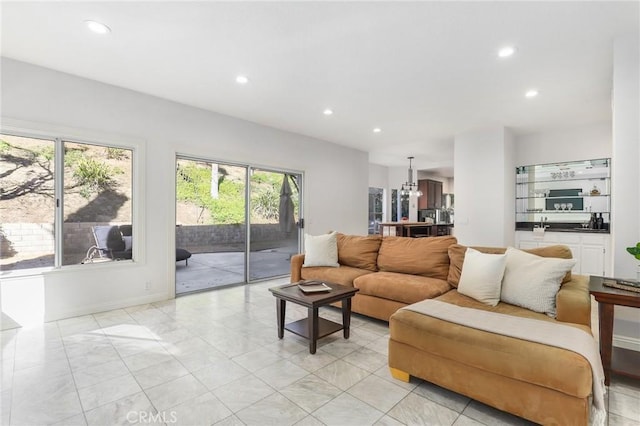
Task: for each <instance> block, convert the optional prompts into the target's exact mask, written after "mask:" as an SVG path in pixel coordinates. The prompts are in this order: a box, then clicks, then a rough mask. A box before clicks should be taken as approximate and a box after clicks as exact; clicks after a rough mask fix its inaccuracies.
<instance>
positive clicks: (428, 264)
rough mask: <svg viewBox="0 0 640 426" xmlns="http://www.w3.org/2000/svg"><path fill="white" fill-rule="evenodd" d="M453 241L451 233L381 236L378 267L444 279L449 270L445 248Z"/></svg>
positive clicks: (454, 241) (386, 270)
mask: <svg viewBox="0 0 640 426" xmlns="http://www.w3.org/2000/svg"><path fill="white" fill-rule="evenodd" d="M455 243H456V239H455V237H452V236H444V237H430V238H406V237H384V238H383V239H382V244H381V245H380V252H379V254H378V269H380V270H381V271H384V272H399V273H404V274H412V275H422V276H424V277H431V278H439V279H443V280H446V279H447V274H448V273H449V254H448V252H447V249H448V248H449V246H450V245H452V244H455Z"/></svg>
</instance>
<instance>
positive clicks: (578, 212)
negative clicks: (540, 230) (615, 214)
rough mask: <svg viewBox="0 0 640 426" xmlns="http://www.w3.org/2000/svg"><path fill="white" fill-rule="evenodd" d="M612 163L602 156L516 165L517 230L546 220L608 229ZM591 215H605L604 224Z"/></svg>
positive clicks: (602, 229) (553, 223)
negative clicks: (592, 220) (550, 162)
mask: <svg viewBox="0 0 640 426" xmlns="http://www.w3.org/2000/svg"><path fill="white" fill-rule="evenodd" d="M610 163H611V161H610V159H609V158H601V159H595V160H585V161H571V162H566V163H554V164H537V165H531V166H520V167H516V230H518V229H531V228H532V227H533V226H534V224H540V223H544V224H548V225H550V226H551V227H552V228H554V227H563V228H565V229H574V230H575V229H577V228H583V227H584V228H588V229H590V230H598V231H602V232H604V233H608V232H609V227H610V224H611V215H610V211H611V182H610V180H611V171H610ZM592 215H596V216H597V217H602V222H603V225H602V226H601V227H595V226H593V225H592V224H590V219H591V218H592ZM554 225H560V226H554Z"/></svg>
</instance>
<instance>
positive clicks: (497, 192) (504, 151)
mask: <svg viewBox="0 0 640 426" xmlns="http://www.w3.org/2000/svg"><path fill="white" fill-rule="evenodd" d="M511 139H512V138H511V135H510V132H509V131H508V130H507V129H504V128H502V127H500V128H495V129H488V130H484V131H477V132H471V133H465V134H461V135H458V136H456V138H455V143H454V154H453V163H454V179H455V183H456V192H455V228H454V233H455V236H456V238H457V239H458V241H459V242H460V244H464V245H480V246H497V247H503V246H505V245H508V244H513V240H514V235H515V232H514V226H513V224H514V214H515V213H514V201H513V200H514V196H515V195H514V194H515V189H514V188H515V184H514V183H513V182H514V179H515V178H514V177H513V175H514V173H515V164H514V158H513V149H512V148H511V147H507V146H506V145H507V144H511V143H512V141H511ZM508 182H511V184H508ZM509 224H510V226H509Z"/></svg>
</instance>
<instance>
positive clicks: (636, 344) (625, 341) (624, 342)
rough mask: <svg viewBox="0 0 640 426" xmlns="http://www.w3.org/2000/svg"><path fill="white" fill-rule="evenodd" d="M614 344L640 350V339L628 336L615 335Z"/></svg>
mask: <svg viewBox="0 0 640 426" xmlns="http://www.w3.org/2000/svg"><path fill="white" fill-rule="evenodd" d="M613 346H617V347H619V348H624V349H630V350H632V351H638V352H640V339H636V338H633V337H627V336H616V335H614V336H613Z"/></svg>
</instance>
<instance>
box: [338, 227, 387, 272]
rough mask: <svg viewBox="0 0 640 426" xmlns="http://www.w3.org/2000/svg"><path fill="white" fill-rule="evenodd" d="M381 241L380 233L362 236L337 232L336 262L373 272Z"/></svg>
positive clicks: (375, 268)
mask: <svg viewBox="0 0 640 426" xmlns="http://www.w3.org/2000/svg"><path fill="white" fill-rule="evenodd" d="M381 242H382V237H381V236H380V235H368V236H366V237H363V236H359V235H344V234H338V262H339V263H340V264H341V265H346V266H352V267H354V268H360V269H367V270H369V271H372V272H375V271H377V270H378V267H377V265H376V261H377V260H378V250H379V249H380V243H381Z"/></svg>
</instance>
